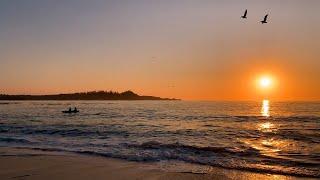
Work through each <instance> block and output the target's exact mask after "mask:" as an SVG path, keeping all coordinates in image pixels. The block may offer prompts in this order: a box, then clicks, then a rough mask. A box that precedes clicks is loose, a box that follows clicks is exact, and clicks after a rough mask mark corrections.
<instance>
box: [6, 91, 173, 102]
mask: <svg viewBox="0 0 320 180" xmlns="http://www.w3.org/2000/svg"><path fill="white" fill-rule="evenodd" d="M0 100H179V99H174V98H160V97H155V96H140V95H138V94H136V93H134V92H132V91H125V92H122V93H119V92H113V91H91V92H81V93H70V94H55V95H7V94H0Z"/></svg>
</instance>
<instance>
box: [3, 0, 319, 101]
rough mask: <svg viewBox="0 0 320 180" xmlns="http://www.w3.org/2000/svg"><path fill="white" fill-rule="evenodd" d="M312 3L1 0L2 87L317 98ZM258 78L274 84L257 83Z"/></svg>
mask: <svg viewBox="0 0 320 180" xmlns="http://www.w3.org/2000/svg"><path fill="white" fill-rule="evenodd" d="M319 8H320V1H319V0H264V1H263V0H250V1H249V0H243V1H239V0H224V1H222V0H112V1H111V0H109V1H107V0H105V1H103V0H90V1H89V0H64V1H62V0H28V1H19V0H2V1H0V94H55V93H68V92H82V91H92V90H114V91H124V90H129V89H130V90H132V91H134V92H137V93H138V94H143V95H155V96H161V97H175V98H182V99H187V100H259V99H262V98H263V99H264V98H268V99H275V100H320V10H319ZM245 9H248V19H241V18H240V17H241V16H242V14H243V13H244V11H245ZM265 14H269V18H268V23H267V24H263V25H262V24H261V23H260V21H261V20H262V18H263V16H264V15H265ZM263 76H268V77H271V78H272V83H271V84H272V87H269V88H262V87H259V83H257V81H258V80H257V79H259V78H260V77H263Z"/></svg>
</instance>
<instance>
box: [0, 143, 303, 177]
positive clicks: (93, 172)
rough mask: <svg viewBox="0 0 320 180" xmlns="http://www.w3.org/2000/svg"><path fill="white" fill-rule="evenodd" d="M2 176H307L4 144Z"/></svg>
mask: <svg viewBox="0 0 320 180" xmlns="http://www.w3.org/2000/svg"><path fill="white" fill-rule="evenodd" d="M0 162H1V163H0V177H1V179H286V180H289V179H303V178H299V177H292V176H284V175H274V174H273V175H271V174H260V173H252V172H243V171H238V170H226V169H222V168H213V171H212V173H208V174H197V173H190V172H170V171H165V170H162V169H159V168H157V167H156V166H154V165H153V164H150V163H138V162H130V161H125V160H119V159H113V158H105V157H98V156H89V155H81V154H75V153H65V152H63V153H61V152H53V151H40V150H30V149H21V148H7V147H1V148H0Z"/></svg>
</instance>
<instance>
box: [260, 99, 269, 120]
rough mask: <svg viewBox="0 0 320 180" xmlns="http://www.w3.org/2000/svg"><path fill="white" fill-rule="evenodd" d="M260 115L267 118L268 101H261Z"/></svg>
mask: <svg viewBox="0 0 320 180" xmlns="http://www.w3.org/2000/svg"><path fill="white" fill-rule="evenodd" d="M261 115H262V116H264V117H269V116H270V112H269V100H263V101H262V107H261Z"/></svg>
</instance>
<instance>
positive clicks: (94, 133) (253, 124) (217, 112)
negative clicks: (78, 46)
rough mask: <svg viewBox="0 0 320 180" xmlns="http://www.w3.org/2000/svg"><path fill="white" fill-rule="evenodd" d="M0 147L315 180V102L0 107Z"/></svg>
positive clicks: (318, 134) (319, 109) (318, 171)
mask: <svg viewBox="0 0 320 180" xmlns="http://www.w3.org/2000/svg"><path fill="white" fill-rule="evenodd" d="M69 107H77V108H78V110H80V112H79V113H76V114H64V113H62V112H61V111H62V110H66V109H68V108H69ZM0 146H6V147H8V146H9V147H25V148H35V149H42V150H55V151H71V152H76V153H86V154H93V155H99V156H105V157H114V158H121V159H126V160H130V161H143V162H170V161H175V162H177V161H178V162H180V163H188V164H192V165H194V166H197V165H199V166H203V165H205V166H210V167H223V168H230V169H239V170H247V171H254V172H267V173H278V174H289V175H297V176H309V177H320V102H272V101H268V100H263V101H257V102H209V101H207V102H205V101H201V102H200V101H0Z"/></svg>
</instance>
